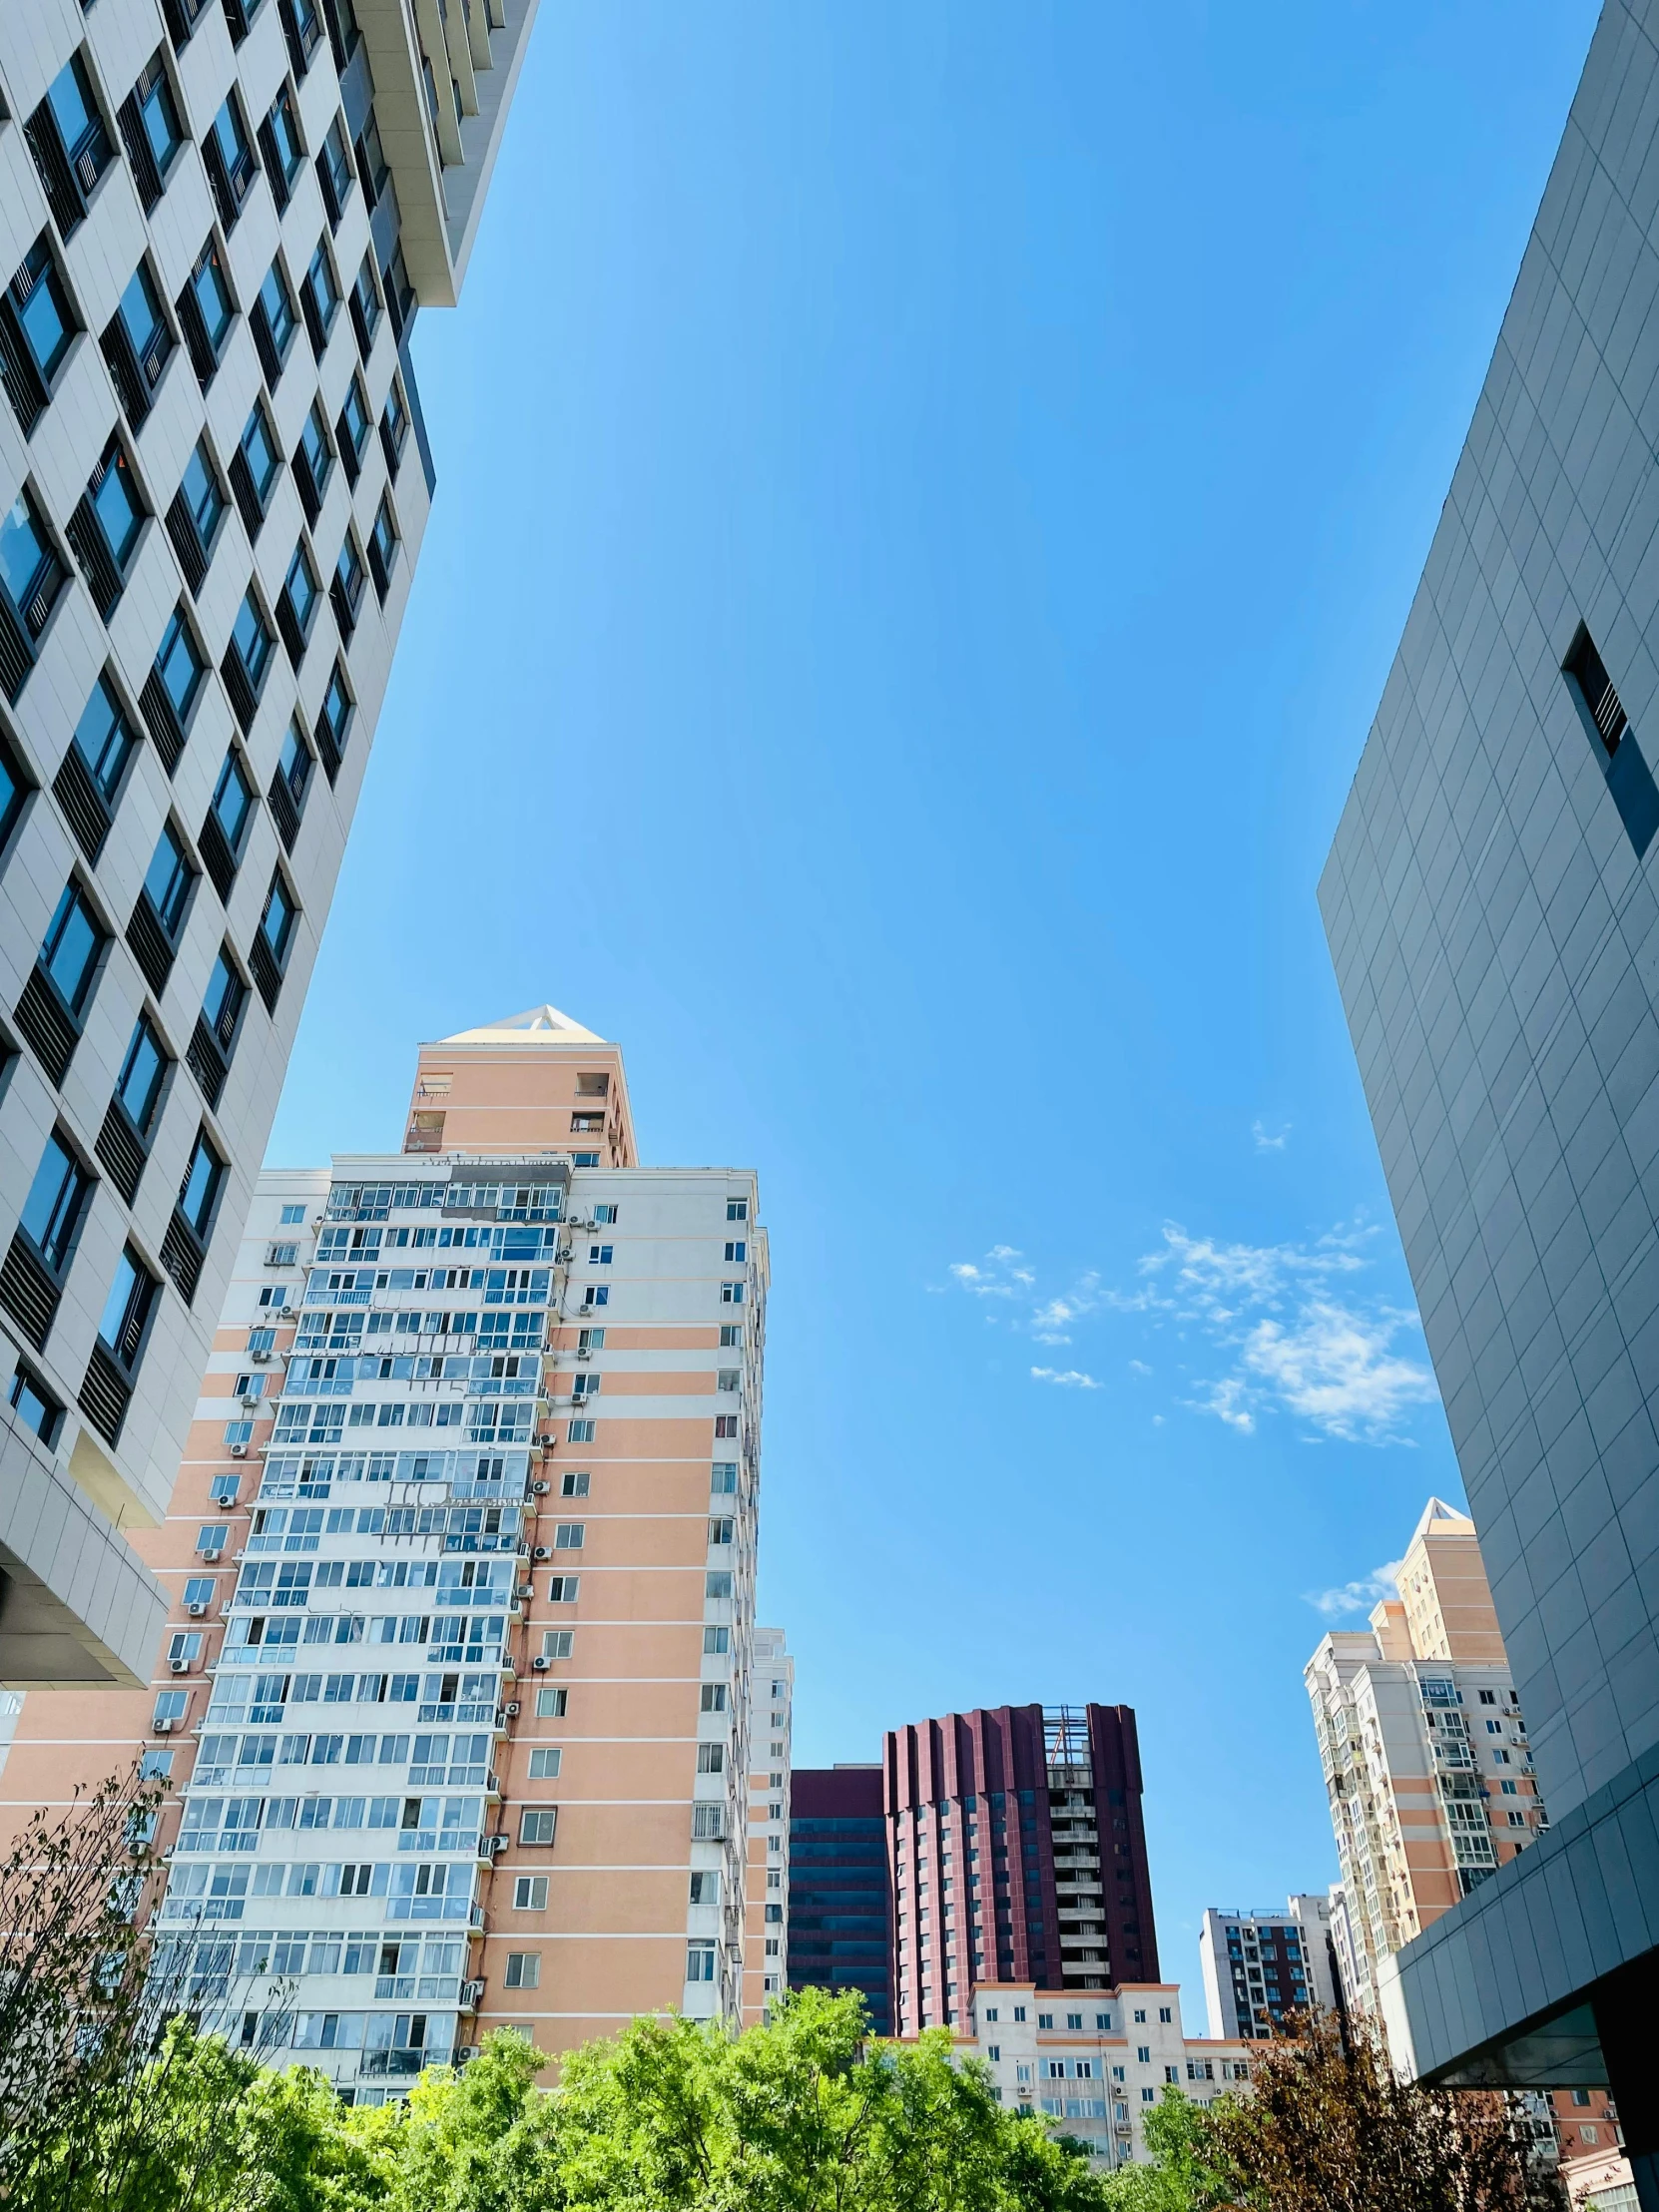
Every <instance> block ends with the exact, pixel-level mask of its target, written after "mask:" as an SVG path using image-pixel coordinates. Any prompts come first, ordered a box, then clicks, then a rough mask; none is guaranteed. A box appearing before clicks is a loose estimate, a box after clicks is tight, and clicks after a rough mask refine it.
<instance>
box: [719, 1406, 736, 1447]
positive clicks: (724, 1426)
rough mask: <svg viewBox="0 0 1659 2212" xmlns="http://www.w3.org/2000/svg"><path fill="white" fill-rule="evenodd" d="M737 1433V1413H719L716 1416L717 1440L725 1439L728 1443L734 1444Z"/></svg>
mask: <svg viewBox="0 0 1659 2212" xmlns="http://www.w3.org/2000/svg"><path fill="white" fill-rule="evenodd" d="M737 1433H738V1416H737V1414H736V1413H717V1414H716V1415H715V1435H716V1437H717V1438H724V1439H725V1440H726V1441H727V1442H734V1441H736V1438H737Z"/></svg>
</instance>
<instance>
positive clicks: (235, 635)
mask: <svg viewBox="0 0 1659 2212" xmlns="http://www.w3.org/2000/svg"><path fill="white" fill-rule="evenodd" d="M276 649H277V640H276V638H275V636H274V635H273V634H272V630H271V626H270V624H269V623H268V622H267V621H266V618H265V615H264V612H263V611H262V609H261V607H260V603H259V600H258V599H257V598H256V597H255V596H254V587H253V585H252V584H250V585H249V587H248V589H247V591H246V592H245V593H244V594H243V601H242V605H241V606H240V607H239V608H238V609H237V619H236V621H235V622H234V623H233V624H232V625H231V644H230V649H229V650H228V652H227V653H226V655H225V662H224V671H225V680H226V688H227V689H228V690H229V692H230V694H231V704H232V706H233V707H235V708H236V710H237V718H238V720H239V721H240V722H241V723H242V726H243V728H244V729H245V730H246V729H247V727H248V725H249V724H250V723H251V722H252V721H253V719H254V715H255V711H256V710H257V708H258V706H259V700H260V694H261V692H262V691H263V690H264V689H265V680H266V677H267V675H268V673H269V672H270V668H271V656H272V654H273V653H274V652H275V651H276Z"/></svg>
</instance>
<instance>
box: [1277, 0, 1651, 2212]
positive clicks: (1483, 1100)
mask: <svg viewBox="0 0 1659 2212" xmlns="http://www.w3.org/2000/svg"><path fill="white" fill-rule="evenodd" d="M1656 239H1659V4H1655V0H1637V4H1625V0H1609V4H1608V6H1607V7H1606V8H1605V10H1604V13H1603V15H1602V18H1601V21H1600V24H1599V26H1598V28H1597V31H1596V34H1595V38H1594V42H1593V44H1592V47H1591V50H1590V54H1589V58H1588V61H1587V63H1586V66H1585V70H1584V75H1583V79H1582V81H1581V83H1580V85H1579V88H1578V91H1577V94H1576V96H1575V98H1574V100H1573V103H1572V109H1571V113H1570V116H1569V118H1568V121H1567V127H1566V133H1565V136H1564V138H1563V140H1562V143H1561V148H1560V152H1559V154H1558V156H1557V158H1556V162H1555V166H1554V169H1553V171H1552V173H1551V176H1550V180H1549V185H1548V189H1547V191H1546V192H1545V195H1544V199H1543V203H1542V206H1541V208H1540V210H1539V214H1538V218H1537V222H1536V224H1535V226H1534V228H1533V231H1532V235H1531V237H1530V239H1529V241H1528V243H1527V248H1526V253H1525V258H1524V260H1523V263H1522V266H1521V271H1520V276H1519V279H1518V281H1517V283H1516V286H1515V290H1514V294H1513V297H1512V299H1511V301H1510V304H1509V308H1508V311H1507V313H1506V314H1505V317H1504V320H1503V325H1502V329H1501V331H1500V333H1499V336H1498V341H1497V347H1496V351H1495V353H1494V355H1493V358H1492V363H1491V368H1490V371H1489V373H1488V375H1487V378H1486V382H1485V385H1484V388H1483V389H1482V391H1481V394H1480V399H1479V403H1478V405H1477V407H1476V410H1475V417H1474V422H1473V425H1472V427H1471V429H1470V432H1469V436H1468V440H1467V442H1466V444H1465V446H1464V448H1463V452H1462V455H1461V457H1460V459H1459V461H1458V463H1457V468H1456V473H1455V475H1454V477H1453V480H1452V485H1451V491H1450V495H1449V497H1448V499H1447V501H1446V504H1445V507H1444V510H1443V513H1442V515H1441V517H1440V521H1439V526H1438V528H1437V530H1436V532H1435V535H1434V540H1433V544H1432V547H1431V550H1430V552H1429V556H1428V560H1427V564H1426V567H1425V569H1424V572H1423V576H1422V581H1421V583H1420V585H1419V587H1418V590H1417V593H1416V597H1415V599H1414V601H1413V604H1412V607H1411V612H1410V616H1409V619H1408V621H1407V623H1406V627H1405V634H1404V637H1403V640H1402V642H1401V644H1400V647H1399V652H1398V655H1397V657H1396V659H1395V661H1394V664H1393V667H1392V669H1391V670H1390V672H1389V675H1388V678H1387V682H1386V686H1385V688H1384V691H1383V701H1382V705H1381V707H1380V709H1379V712H1378V716H1377V720H1376V722H1375V724H1374V726H1373V728H1372V730H1371V732H1370V735H1369V737H1368V739H1367V742H1366V747H1365V751H1364V755H1363V758H1362V760H1361V763H1360V770H1359V774H1358V777H1357V779H1356V782H1355V785H1354V789H1353V792H1352V794H1351V795H1350V798H1349V800H1348V804H1347V806H1346V808H1345V810H1344V813H1343V817H1342V822H1341V826H1340V828H1339V830H1338V832H1337V836H1336V840H1335V843H1334V845H1333V848H1332V852H1331V856H1330V859H1329V862H1328V864H1327V867H1326V870H1325V874H1324V877H1323V880H1322V882H1321V886H1320V898H1321V905H1322V908H1323V912H1324V917H1325V923H1326V929H1327V933H1328V936H1329V940H1330V945H1331V950H1332V955H1333V958H1334V960H1335V964H1336V969H1337V974H1338V979H1339V982H1340V986H1341V990H1342V995H1343V1000H1344V1004H1345V1007H1346V1010H1347V1014H1348V1020H1349V1025H1350V1028H1351V1031H1352V1035H1353V1039H1354V1044H1355V1048H1356V1051H1357V1053H1358V1056H1359V1061H1360V1067H1361V1073H1362V1076H1363V1079H1364V1082H1365V1087H1366V1095H1367V1099H1368V1103H1369V1105H1370V1108H1371V1113H1372V1118H1373V1122H1374V1124H1375V1127H1376V1131H1377V1138H1378V1143H1379V1146H1380V1148H1381V1151H1382V1156H1383V1168H1384V1171H1385V1173H1386V1176H1387V1180H1388V1187H1389V1192H1390V1195H1391V1198H1392V1201H1393V1206H1394V1211H1395V1214H1396V1217H1397V1219H1398V1223H1399V1229H1400V1235H1401V1238H1402V1240H1403V1243H1404V1248H1405V1254H1406V1259H1407V1262H1408V1264H1409V1267H1410V1270H1411V1276H1412V1280H1413V1283H1414V1285H1415V1288H1416V1294H1417V1300H1418V1304H1419V1306H1420V1309H1421V1312H1422V1318H1423V1324H1424V1327H1425V1329H1426V1332H1427V1339H1428V1346H1429V1350H1430V1353H1431V1355H1432V1358H1433V1362H1434V1368H1435V1372H1436V1375H1437V1377H1438V1380H1439V1384H1440V1388H1441V1391H1442V1393H1443V1395H1444V1399H1445V1404H1446V1411H1447V1414H1448V1417H1449V1420H1450V1424H1451V1433H1452V1438H1453V1441H1454V1443H1455V1445H1456V1449H1457V1454H1458V1459H1459V1462H1460V1465H1461V1468H1462V1473H1463V1479H1464V1483H1465V1486H1466V1489H1467V1493H1468V1501H1469V1506H1470V1510H1471V1512H1472V1514H1473V1516H1474V1520H1475V1524H1476V1527H1477V1529H1478V1532H1479V1539H1480V1547H1481V1551H1482V1554H1483V1556H1484V1559H1485V1563H1486V1568H1487V1571H1488V1575H1489V1577H1490V1582H1491V1589H1492V1597H1493V1601H1494V1604H1495V1607H1496V1612H1497V1617H1498V1622H1499V1625H1500V1627H1501V1629H1502V1634H1503V1641H1504V1644H1505V1647H1506V1649H1507V1652H1508V1655H1509V1660H1510V1663H1511V1666H1512V1669H1513V1674H1514V1680H1515V1684H1516V1687H1517V1689H1518V1691H1519V1694H1520V1698H1521V1701H1522V1703H1523V1705H1524V1707H1525V1709H1526V1712H1527V1715H1528V1719H1529V1721H1530V1722H1531V1741H1532V1749H1533V1754H1534V1758H1535V1761H1536V1767H1537V1775H1538V1785H1539V1789H1540V1792H1541V1794H1542V1797H1543V1800H1544V1802H1545V1804H1546V1805H1547V1806H1548V1808H1549V1816H1550V1824H1549V1826H1548V1827H1547V1829H1546V1830H1544V1831H1543V1832H1541V1833H1540V1834H1539V1836H1538V1838H1537V1840H1536V1841H1534V1842H1532V1843H1531V1844H1530V1845H1529V1847H1528V1848H1527V1849H1526V1850H1524V1851H1523V1852H1522V1853H1521V1854H1520V1855H1519V1856H1518V1857H1517V1858H1515V1859H1513V1860H1512V1861H1510V1863H1509V1864H1507V1865H1505V1866H1502V1867H1499V1868H1498V1869H1496V1871H1494V1872H1492V1873H1491V1874H1489V1875H1488V1876H1487V1877H1486V1878H1485V1879H1484V1880H1478V1881H1476V1882H1475V1883H1473V1884H1471V1885H1470V1886H1469V1890H1468V1894H1467V1895H1466V1896H1465V1897H1464V1898H1463V1899H1462V1900H1461V1901H1460V1902H1459V1903H1458V1904H1456V1905H1454V1906H1453V1907H1452V1909H1451V1910H1450V1911H1448V1912H1447V1913H1445V1914H1444V1915H1443V1917H1442V1918H1440V1919H1439V1920H1437V1921H1436V1922H1435V1924H1434V1925H1433V1927H1431V1928H1430V1929H1428V1930H1427V1931H1426V1932H1425V1933H1424V1934H1422V1935H1421V1936H1418V1937H1417V1939H1416V1940H1415V1941H1413V1942H1410V1943H1408V1944H1407V1945H1406V1946H1405V1947H1404V1949H1403V1950H1401V1951H1400V1952H1399V1954H1398V1956H1397V1960H1396V1961H1395V1962H1394V1967H1393V1972H1394V1974H1395V1976H1396V1978H1395V1979H1394V1981H1393V1983H1392V1986H1391V1989H1390V1990H1389V1991H1386V1992H1384V2004H1385V2010H1386V2011H1387V2012H1388V2015H1389V2027H1390V2036H1391V2037H1392V2036H1396V2035H1397V2036H1401V2037H1408V2038H1409V2047H1410V2049H1411V2051H1412V2052H1413V2054H1414V2059H1415V2063H1416V2066H1417V2068H1418V2070H1419V2071H1420V2072H1421V2073H1423V2074H1425V2075H1428V2076H1430V2077H1432V2078H1435V2079H1438V2080H1441V2081H1447V2082H1466V2083H1513V2084H1516V2085H1519V2086H1535V2087H1570V2086H1573V2085H1597V2084H1604V2085H1608V2086H1610V2087H1611V2088H1612V2090H1613V2092H1614V2094H1615V2096H1616V2098H1617V2101H1618V2107H1619V2115H1620V2120H1621V2123H1622V2125H1623V2128H1624V2132H1625V2136H1626V2139H1627V2141H1628V2143H1629V2146H1630V2150H1631V2155H1632V2164H1633V2166H1634V2168H1635V2171H1636V2175H1637V2179H1638V2186H1639V2188H1640V2191H1641V2199H1642V2203H1643V2204H1644V2206H1648V2207H1650V2208H1651V2207H1653V2206H1656V2205H1659V2158H1656V2154H1659V2102H1656V2091H1655V2076H1654V2074H1653V2070H1652V2067H1651V2063H1650V2062H1649V2060H1650V2055H1651V2052H1652V2050H1653V2048H1654V2047H1655V2044H1656V2043H1659V849H1656V847H1655V839H1654V833H1655V830H1656V828H1659V794H1656V791H1655V785H1654V777H1653V770H1654V768H1655V767H1659V465H1656V457H1655V449H1656V445H1659V251H1656V248H1655V243H1654V242H1655V240H1656Z"/></svg>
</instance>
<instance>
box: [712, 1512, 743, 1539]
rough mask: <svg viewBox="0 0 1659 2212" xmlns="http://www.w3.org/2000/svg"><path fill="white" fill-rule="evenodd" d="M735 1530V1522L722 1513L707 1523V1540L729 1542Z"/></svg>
mask: <svg viewBox="0 0 1659 2212" xmlns="http://www.w3.org/2000/svg"><path fill="white" fill-rule="evenodd" d="M736 1532H737V1523H736V1522H735V1521H733V1520H729V1519H728V1518H727V1517H726V1516H725V1515H724V1514H723V1515H721V1517H720V1518H719V1519H717V1520H712V1521H710V1523H709V1541H710V1543H712V1544H729V1543H731V1541H732V1539H733V1537H734V1535H735V1534H736Z"/></svg>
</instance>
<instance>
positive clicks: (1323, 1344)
mask: <svg viewBox="0 0 1659 2212" xmlns="http://www.w3.org/2000/svg"><path fill="white" fill-rule="evenodd" d="M1370 1234H1371V1233H1370V1232H1368V1231H1365V1230H1355V1229H1339V1230H1333V1231H1332V1232H1330V1233H1329V1234H1328V1235H1327V1236H1324V1237H1321V1238H1319V1239H1317V1240H1316V1241H1315V1242H1314V1243H1313V1244H1311V1245H1293V1244H1278V1245H1248V1244H1223V1243H1219V1242H1218V1241H1217V1240H1215V1239H1214V1238H1209V1237H1193V1236H1189V1235H1188V1233H1187V1231H1186V1230H1185V1229H1183V1228H1181V1227H1180V1226H1179V1225H1178V1224H1176V1223H1173V1222H1172V1223H1168V1224H1166V1226H1165V1229H1164V1241H1163V1244H1162V1246H1161V1247H1160V1248H1159V1249H1158V1250H1157V1251H1154V1252H1150V1253H1148V1254H1147V1255H1146V1256H1145V1258H1144V1259H1143V1260H1142V1261H1141V1267H1140V1273H1141V1283H1142V1287H1141V1290H1140V1292H1139V1294H1138V1295H1137V1297H1136V1299H1135V1301H1134V1302H1135V1303H1137V1304H1139V1305H1140V1306H1141V1307H1142V1308H1143V1309H1157V1310H1161V1311H1162V1312H1163V1313H1165V1314H1166V1315H1167V1316H1169V1317H1170V1318H1172V1319H1175V1320H1179V1321H1182V1322H1186V1323H1190V1324H1196V1325H1197V1326H1198V1327H1199V1328H1201V1329H1202V1330H1203V1331H1204V1333H1205V1334H1206V1335H1208V1336H1209V1337H1210V1338H1211V1339H1212V1340H1213V1341H1214V1342H1215V1344H1216V1345H1217V1346H1218V1347H1219V1348H1222V1349H1225V1350H1226V1351H1227V1352H1228V1353H1229V1355H1230V1360H1229V1365H1228V1369H1227V1372H1226V1373H1224V1374H1223V1375H1221V1376H1220V1377H1219V1378H1216V1379H1214V1380H1211V1381H1207V1382H1205V1383H1202V1384H1201V1385H1200V1386H1199V1391H1198V1394H1197V1396H1196V1397H1195V1398H1194V1399H1193V1400H1192V1402H1193V1403H1194V1404H1195V1405H1197V1406H1198V1407H1199V1408H1200V1409H1201V1410H1203V1411H1205V1412H1209V1413H1214V1414H1215V1416H1216V1418H1217V1419H1218V1420H1221V1421H1224V1422H1226V1424H1227V1425H1228V1426H1229V1427H1230V1428H1236V1429H1239V1430H1241V1431H1243V1432H1245V1433H1249V1432H1250V1431H1251V1430H1252V1429H1254V1428H1255V1426H1256V1423H1257V1419H1258V1417H1259V1415H1260V1414H1261V1413H1262V1412H1264V1411H1266V1410H1268V1409H1270V1408H1272V1409H1283V1410H1285V1411H1288V1412H1291V1413H1295V1414H1297V1415H1299V1416H1300V1417H1301V1418H1302V1419H1304V1420H1306V1421H1309V1422H1310V1423H1312V1425H1313V1426H1314V1427H1315V1428H1317V1429H1321V1430H1323V1431H1324V1433H1325V1434H1327V1435H1329V1436H1338V1437H1343V1438H1345V1439H1347V1440H1350V1441H1364V1442H1370V1443H1381V1442H1383V1441H1385V1440H1387V1439H1389V1438H1390V1437H1392V1436H1394V1435H1396V1434H1397V1433H1398V1430H1399V1427H1400V1424H1401V1421H1402V1419H1403V1417H1404V1416H1405V1414H1406V1413H1407V1412H1408V1411H1409V1409H1410V1408H1411V1407H1412V1406H1415V1405H1421V1404H1426V1403H1428V1402H1429V1401H1431V1400H1432V1398H1433V1396H1434V1380H1433V1377H1432V1376H1431V1375H1430V1373H1429V1371H1428V1369H1427V1367H1426V1366H1425V1365H1424V1364H1423V1362H1422V1361H1420V1360H1418V1359H1414V1358H1411V1357H1409V1356H1407V1355H1406V1354H1405V1353H1403V1352H1401V1351H1399V1350H1396V1349H1395V1348H1396V1345H1397V1344H1398V1341H1399V1340H1400V1339H1401V1338H1402V1337H1404V1338H1406V1339H1413V1338H1414V1337H1415V1333H1416V1330H1417V1326H1418V1325H1417V1318H1416V1316H1415V1314H1414V1313H1411V1312H1409V1311H1407V1310H1406V1309H1404V1308H1401V1307H1397V1306H1392V1305H1389V1304H1387V1303H1386V1302H1385V1301H1383V1300H1379V1299H1375V1298H1371V1299H1368V1298H1366V1297H1364V1296H1363V1295H1361V1292H1360V1287H1359V1286H1358V1285H1357V1284H1355V1283H1354V1282H1353V1278H1354V1277H1356V1276H1358V1275H1359V1274H1361V1273H1362V1272H1363V1271H1364V1269H1365V1267H1366V1265H1367V1262H1366V1258H1365V1252H1364V1247H1365V1245H1366V1243H1367V1242H1368V1241H1369V1236H1370Z"/></svg>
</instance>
